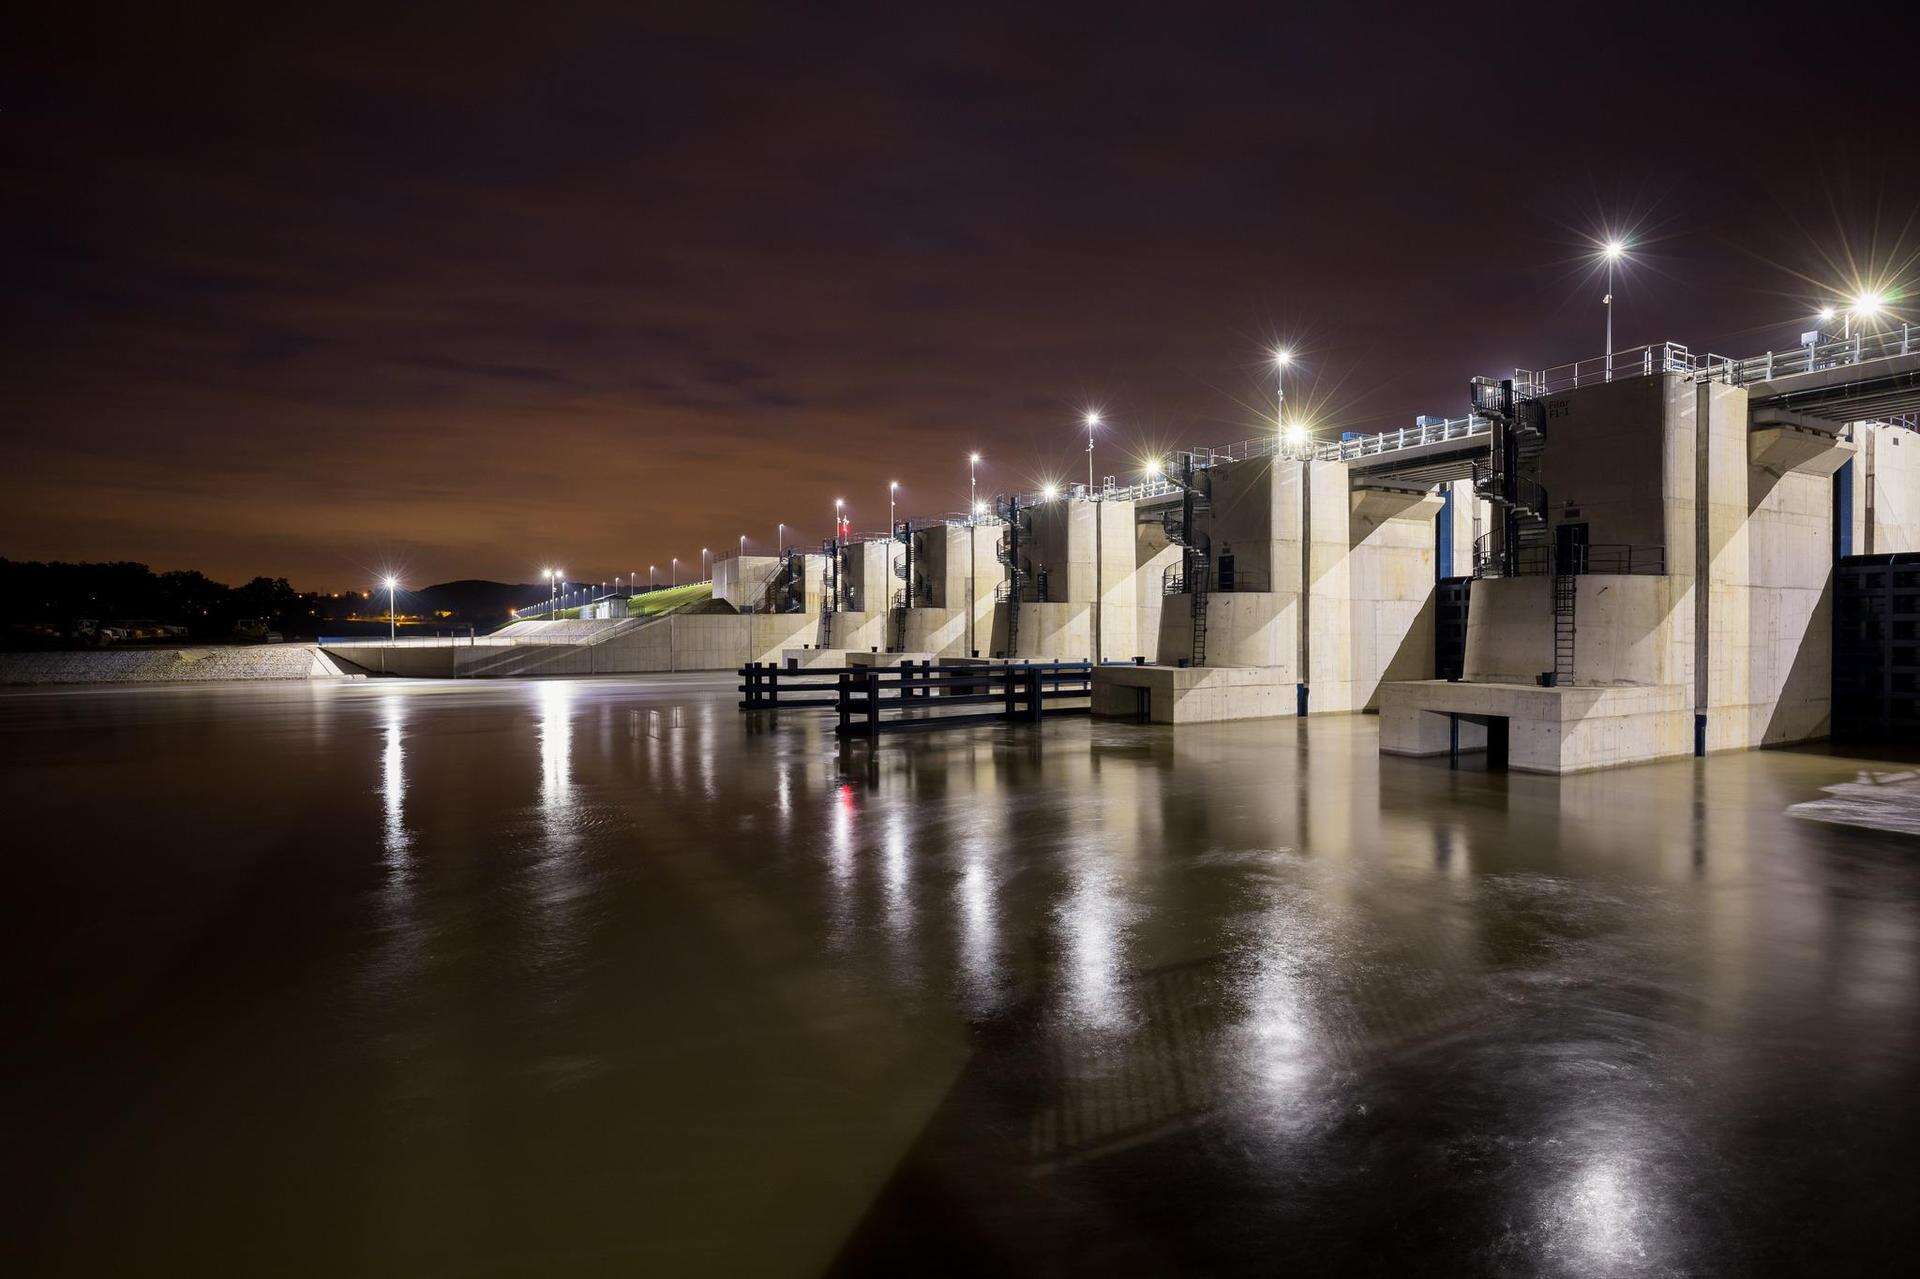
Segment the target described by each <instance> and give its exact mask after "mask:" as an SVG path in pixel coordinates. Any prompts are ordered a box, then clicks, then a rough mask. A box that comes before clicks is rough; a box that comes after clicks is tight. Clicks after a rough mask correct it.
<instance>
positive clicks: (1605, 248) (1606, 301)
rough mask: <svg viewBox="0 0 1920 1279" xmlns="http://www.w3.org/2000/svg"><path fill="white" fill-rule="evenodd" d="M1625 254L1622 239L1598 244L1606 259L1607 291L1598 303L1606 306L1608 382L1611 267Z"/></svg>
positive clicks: (1609, 368)
mask: <svg viewBox="0 0 1920 1279" xmlns="http://www.w3.org/2000/svg"><path fill="white" fill-rule="evenodd" d="M1626 255H1627V246H1626V242H1625V241H1623V240H1608V241H1607V242H1606V243H1605V244H1603V245H1601V246H1600V256H1601V257H1603V258H1605V259H1606V260H1607V292H1606V296H1604V297H1602V298H1601V299H1600V304H1601V305H1602V306H1604V307H1606V308H1607V376H1606V380H1607V381H1609V382H1611V381H1613V268H1614V264H1615V263H1617V262H1619V261H1620V259H1621V258H1623V257H1625V256H1626Z"/></svg>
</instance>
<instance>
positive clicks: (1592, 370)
mask: <svg viewBox="0 0 1920 1279" xmlns="http://www.w3.org/2000/svg"><path fill="white" fill-rule="evenodd" d="M1694 368H1695V361H1694V357H1693V355H1692V353H1691V352H1689V351H1688V350H1687V348H1686V347H1684V346H1682V345H1680V344H1679V343H1678V342H1656V343H1654V344H1652V345H1651V346H1636V347H1631V348H1629V349H1628V350H1625V351H1615V352H1614V353H1613V354H1611V355H1598V356H1594V357H1593V358H1592V359H1587V360H1575V361H1574V362H1573V363H1571V364H1556V365H1554V366H1552V367H1551V368H1545V369H1515V370H1514V371H1513V391H1514V394H1515V395H1518V396H1521V397H1523V398H1537V397H1539V396H1542V395H1551V394H1553V393H1555V392H1557V391H1571V390H1573V389H1574V388H1575V387H1581V386H1593V385H1595V384H1596V383H1600V382H1618V381H1621V380H1622V379H1625V378H1635V377H1653V376H1655V375H1656V374H1660V373H1692V372H1693V371H1694Z"/></svg>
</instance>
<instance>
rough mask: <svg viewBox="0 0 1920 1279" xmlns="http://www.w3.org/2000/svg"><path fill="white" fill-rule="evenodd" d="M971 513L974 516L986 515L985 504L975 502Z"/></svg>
mask: <svg viewBox="0 0 1920 1279" xmlns="http://www.w3.org/2000/svg"><path fill="white" fill-rule="evenodd" d="M973 513H974V514H975V515H985V514H986V513H987V504H986V503H985V502H975V503H974V504H973Z"/></svg>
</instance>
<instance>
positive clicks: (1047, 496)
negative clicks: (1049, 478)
mask: <svg viewBox="0 0 1920 1279" xmlns="http://www.w3.org/2000/svg"><path fill="white" fill-rule="evenodd" d="M1059 496H1060V486H1059V485H1058V484H1049V485H1047V486H1046V487H1045V488H1043V489H1041V490H1040V500H1041V501H1043V502H1051V501H1053V499H1054V498H1056V497H1059Z"/></svg>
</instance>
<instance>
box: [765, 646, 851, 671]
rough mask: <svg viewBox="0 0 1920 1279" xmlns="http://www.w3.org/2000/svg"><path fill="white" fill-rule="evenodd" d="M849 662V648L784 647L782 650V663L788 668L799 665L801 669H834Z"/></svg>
mask: <svg viewBox="0 0 1920 1279" xmlns="http://www.w3.org/2000/svg"><path fill="white" fill-rule="evenodd" d="M846 664H847V650H846V649H844V648H783V649H781V650H780V665H781V666H782V667H785V668H787V669H793V668H794V667H798V668H799V669H800V670H803V671H806V670H812V669H814V668H815V667H822V668H827V669H832V668H835V667H840V666H845V665H846Z"/></svg>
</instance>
